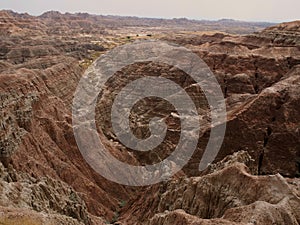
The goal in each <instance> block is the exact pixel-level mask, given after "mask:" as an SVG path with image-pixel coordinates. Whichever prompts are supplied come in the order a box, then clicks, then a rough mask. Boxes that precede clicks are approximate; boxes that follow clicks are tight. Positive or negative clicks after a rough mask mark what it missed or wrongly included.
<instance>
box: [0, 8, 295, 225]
mask: <svg viewBox="0 0 300 225" xmlns="http://www.w3.org/2000/svg"><path fill="white" fill-rule="evenodd" d="M267 27H268V28H267ZM265 28H266V29H265ZM253 32H254V33H253ZM0 36H1V39H0V109H1V110H0V161H1V163H0V224H8V225H9V224H22V225H24V224H25V225H26V224H47V225H48V224H49V225H50V224H51V225H52V224H70V225H77V224H85V225H90V224H100V225H101V224H148V225H174V224H175V225H177V224H178V225H184V224H194V225H196V224H203V225H206V224H211V225H215V224H216V225H217V224H224V225H226V224H228V225H229V224H230V225H231V224H232V225H235V224H239V225H250V224H253V225H254V224H255V225H269V224H287V225H290V224H291V225H294V224H295V225H297V224H299V223H300V180H299V177H300V65H299V64H300V22H299V21H295V22H290V23H283V24H279V25H272V24H265V23H246V22H237V21H231V20H221V21H215V22H209V21H189V20H185V19H179V20H158V19H138V18H132V17H126V18H121V17H111V16H94V15H93V16H92V15H88V14H82V13H81V14H60V13H58V12H48V13H45V14H43V15H42V16H39V17H33V16H30V15H28V14H17V13H14V12H11V11H0ZM143 39H159V40H163V41H167V42H172V43H176V44H179V45H182V46H185V47H187V48H188V49H191V50H192V51H193V52H195V53H196V54H197V55H199V56H200V57H201V58H202V59H203V60H204V61H205V62H206V63H207V65H208V66H209V67H210V69H211V70H212V71H213V72H214V74H215V75H216V76H217V79H218V81H219V83H220V85H221V87H222V90H223V93H224V96H225V98H226V104H227V110H228V116H227V131H226V135H225V139H224V143H223V145H222V147H221V150H220V152H219V154H218V156H217V158H216V160H215V161H214V163H213V164H211V165H210V166H209V168H207V169H206V170H205V171H203V172H199V171H198V166H199V162H200V159H201V156H202V154H203V151H204V149H205V146H206V144H207V141H208V138H209V134H210V114H209V109H208V106H207V102H206V100H205V97H204V96H203V93H202V92H201V90H198V89H196V88H194V86H193V84H194V83H195V81H194V80H192V79H190V78H189V77H188V75H187V74H185V73H184V72H182V71H180V70H178V69H176V68H174V67H171V66H168V65H164V64H158V63H153V62H149V63H137V64H134V65H132V66H129V67H126V68H124V69H123V70H122V71H119V72H118V73H117V74H116V75H115V76H114V77H113V78H112V79H110V80H109V81H108V82H107V84H106V87H105V90H104V91H103V93H102V94H101V95H99V97H98V105H97V115H96V119H97V125H98V129H99V130H101V132H99V135H100V136H101V138H102V139H104V140H105V143H107V145H109V146H110V147H109V149H110V151H111V153H112V154H113V155H114V156H115V157H116V158H118V159H119V160H121V161H124V162H127V163H130V164H133V165H145V164H153V163H157V162H159V161H160V160H161V159H162V158H165V157H166V156H168V155H169V154H171V152H172V151H173V150H174V147H175V146H176V144H177V143H178V140H179V137H180V122H179V121H178V119H177V118H176V117H174V109H173V107H172V105H170V104H167V103H166V102H164V101H162V100H159V99H154V98H148V99H145V100H143V101H141V102H139V104H138V105H136V106H135V108H134V109H133V110H132V112H131V117H130V118H131V120H132V123H133V124H136V125H137V126H133V132H134V133H135V134H136V136H137V137H140V138H146V137H147V135H149V126H148V123H149V119H150V118H153V117H155V116H159V117H162V118H164V119H165V121H167V125H168V128H169V130H170V131H168V133H167V136H166V140H165V141H164V142H163V143H162V144H161V145H160V146H158V147H157V148H156V149H154V150H153V151H151V152H149V153H147V152H136V151H132V150H130V149H126V148H125V147H123V146H122V144H121V143H119V141H118V140H117V139H116V137H115V135H114V133H113V131H112V127H111V123H110V121H109V119H110V110H111V106H112V103H113V100H114V96H115V95H116V94H117V93H118V92H119V91H120V90H121V89H122V87H124V86H125V85H126V84H127V83H128V82H130V81H132V80H135V79H137V78H141V77H144V76H160V77H165V78H168V79H171V80H173V81H174V82H176V83H177V84H179V85H180V86H182V87H184V88H185V90H186V91H187V93H188V94H189V95H190V96H191V97H192V99H193V100H194V101H195V105H196V106H197V110H198V113H199V114H200V115H201V119H199V121H200V124H201V135H200V137H199V143H198V146H197V149H196V151H195V153H194V155H193V157H192V159H191V160H190V161H189V163H188V164H187V165H186V166H185V167H184V168H183V170H182V171H180V172H179V173H178V174H176V175H175V176H174V177H173V178H172V179H171V180H169V181H166V182H164V183H161V184H157V185H153V186H151V187H139V188H133V187H128V186H122V185H119V184H116V183H113V182H110V181H108V180H106V179H105V178H103V177H101V176H100V175H99V174H97V173H96V172H95V171H94V170H93V169H92V168H91V167H90V166H89V165H88V164H87V163H86V162H85V160H84V159H83V157H82V156H81V154H80V151H79V149H78V147H77V145H76V141H75V138H74V134H73V129H72V113H71V108H72V100H73V95H74V92H75V89H76V87H77V84H78V82H79V80H80V78H81V76H82V75H83V73H84V71H85V69H86V68H87V67H88V66H89V65H90V64H91V63H92V62H93V61H94V60H95V59H97V58H98V57H99V56H100V55H102V54H104V53H105V52H107V51H108V50H110V49H112V48H113V47H115V46H118V45H121V44H124V43H130V42H133V41H135V40H143ZM141 115H143V117H141ZM120 172H122V171H120Z"/></svg>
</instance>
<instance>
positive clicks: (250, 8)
mask: <svg viewBox="0 0 300 225" xmlns="http://www.w3.org/2000/svg"><path fill="white" fill-rule="evenodd" d="M0 9H11V10H13V11H16V12H27V13H29V14H31V15H40V14H42V13H43V12H45V11H49V10H57V11H60V12H63V13H64V12H71V13H74V12H88V13H91V14H101V15H120V16H139V17H154V18H189V19H208V20H217V19H236V20H244V21H266V22H283V21H292V20H300V0H84V1H77V0H0Z"/></svg>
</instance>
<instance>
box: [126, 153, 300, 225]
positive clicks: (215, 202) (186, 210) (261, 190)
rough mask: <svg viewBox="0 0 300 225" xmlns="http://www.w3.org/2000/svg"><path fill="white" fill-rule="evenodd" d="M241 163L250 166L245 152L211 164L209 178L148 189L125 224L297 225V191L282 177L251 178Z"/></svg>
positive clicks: (185, 180) (127, 217)
mask: <svg viewBox="0 0 300 225" xmlns="http://www.w3.org/2000/svg"><path fill="white" fill-rule="evenodd" d="M243 160H246V162H247V163H249V162H250V161H251V159H250V157H249V155H247V153H245V152H241V153H238V154H235V155H234V156H233V157H229V158H227V159H226V160H223V161H222V162H221V163H219V164H218V165H213V166H212V167H213V168H214V169H213V170H212V171H213V172H212V173H209V174H207V175H204V176H201V177H192V178H182V179H179V180H172V181H169V182H167V183H165V184H162V185H160V186H157V187H155V188H153V187H152V188H149V189H148V190H147V191H146V192H144V193H143V195H141V197H140V198H137V199H135V200H134V201H132V203H131V205H130V206H128V208H126V210H124V216H123V217H122V218H123V221H124V223H125V224H126V222H127V221H130V222H132V221H134V224H144V223H148V224H164V225H168V224H241V225H244V224H272V223H278V224H295V225H296V224H298V223H299V220H300V214H299V212H298V210H297V209H298V208H299V207H300V198H299V191H295V189H294V187H293V185H291V184H289V181H288V180H286V179H285V178H283V177H282V176H281V175H279V174H276V175H271V176H253V175H250V174H249V172H248V168H247V167H246V166H245V165H244V164H242V163H240V162H238V161H243ZM254 190H255V191H254ZM179 209H180V210H179ZM127 210H128V211H127ZM266 212H268V213H266ZM149 218H151V219H149ZM121 221H122V220H121Z"/></svg>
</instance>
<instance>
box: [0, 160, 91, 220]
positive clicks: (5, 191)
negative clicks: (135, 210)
mask: <svg viewBox="0 0 300 225" xmlns="http://www.w3.org/2000/svg"><path fill="white" fill-rule="evenodd" d="M0 206H1V207H0V212H1V213H2V214H0V221H3V222H4V223H5V224H7V223H8V221H11V222H10V223H14V222H13V221H15V222H16V223H17V221H18V222H19V223H20V221H22V220H24V223H26V224H29V223H30V222H29V221H34V220H35V219H33V218H32V217H31V216H34V217H37V221H35V223H37V224H45V223H42V221H45V220H47V222H49V224H51V223H50V222H51V221H56V220H57V221H59V220H61V222H62V223H63V224H86V225H88V224H92V220H91V219H90V216H89V214H88V211H87V208H86V205H85V203H84V201H83V200H82V199H81V198H80V197H79V196H78V194H77V193H76V192H75V191H74V190H73V189H72V188H70V187H69V186H68V185H67V184H65V183H63V182H61V181H57V180H54V179H51V178H49V177H41V178H33V177H31V176H29V175H28V174H25V173H21V174H19V173H17V172H16V171H15V170H14V169H12V168H11V167H9V168H8V169H6V168H4V167H3V165H2V164H0ZM34 211H36V212H34ZM37 212H40V213H37ZM42 213H44V214H42ZM48 218H49V220H48ZM27 220H28V221H27ZM25 221H27V222H25ZM68 221H69V222H68ZM52 223H53V222H52ZM46 224H47V223H46Z"/></svg>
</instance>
